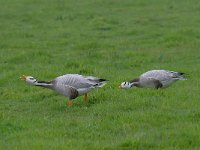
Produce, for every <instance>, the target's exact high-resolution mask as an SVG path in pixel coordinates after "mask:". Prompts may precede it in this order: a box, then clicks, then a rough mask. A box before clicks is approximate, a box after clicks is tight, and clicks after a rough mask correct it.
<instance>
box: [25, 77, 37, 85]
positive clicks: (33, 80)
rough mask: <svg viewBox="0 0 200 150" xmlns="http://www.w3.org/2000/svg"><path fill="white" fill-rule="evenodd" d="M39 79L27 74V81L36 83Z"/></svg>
mask: <svg viewBox="0 0 200 150" xmlns="http://www.w3.org/2000/svg"><path fill="white" fill-rule="evenodd" d="M36 81H37V80H36V79H35V78H33V77H31V76H27V77H26V82H28V83H30V84H34V83H35V82H36Z"/></svg>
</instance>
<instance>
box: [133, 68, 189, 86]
mask: <svg viewBox="0 0 200 150" xmlns="http://www.w3.org/2000/svg"><path fill="white" fill-rule="evenodd" d="M183 74H184V73H181V72H175V71H169V70H150V71H147V72H145V73H143V74H142V75H140V77H139V78H136V79H133V80H131V81H129V83H130V84H131V87H132V86H136V87H145V88H157V89H158V88H165V87H168V86H170V85H171V84H172V83H174V82H175V81H177V80H186V79H185V78H184V76H183Z"/></svg>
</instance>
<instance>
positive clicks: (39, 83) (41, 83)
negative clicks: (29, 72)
mask: <svg viewBox="0 0 200 150" xmlns="http://www.w3.org/2000/svg"><path fill="white" fill-rule="evenodd" d="M33 84H34V85H35V86H41V87H45V88H48V89H52V88H53V83H52V82H51V81H50V82H48V81H38V80H36V81H35V82H34V83H33Z"/></svg>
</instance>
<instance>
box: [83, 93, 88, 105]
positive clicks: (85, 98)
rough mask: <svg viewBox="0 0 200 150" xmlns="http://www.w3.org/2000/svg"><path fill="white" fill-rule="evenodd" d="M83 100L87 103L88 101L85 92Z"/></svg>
mask: <svg viewBox="0 0 200 150" xmlns="http://www.w3.org/2000/svg"><path fill="white" fill-rule="evenodd" d="M84 101H85V102H86V103H87V102H88V96H87V93H86V94H85V95H84Z"/></svg>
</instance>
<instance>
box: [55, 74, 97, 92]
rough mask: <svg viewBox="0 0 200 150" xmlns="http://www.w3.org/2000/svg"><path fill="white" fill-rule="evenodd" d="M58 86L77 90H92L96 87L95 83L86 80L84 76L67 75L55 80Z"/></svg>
mask: <svg viewBox="0 0 200 150" xmlns="http://www.w3.org/2000/svg"><path fill="white" fill-rule="evenodd" d="M55 81H56V84H57V85H58V84H62V85H66V86H71V87H73V88H75V89H80V88H91V87H92V86H94V85H95V83H94V82H92V81H90V80H88V79H86V78H85V77H84V76H82V75H79V74H66V75H63V76H60V77H57V78H56V79H55Z"/></svg>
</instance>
